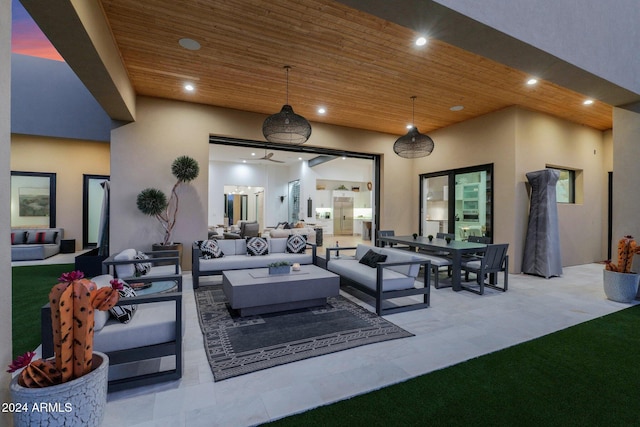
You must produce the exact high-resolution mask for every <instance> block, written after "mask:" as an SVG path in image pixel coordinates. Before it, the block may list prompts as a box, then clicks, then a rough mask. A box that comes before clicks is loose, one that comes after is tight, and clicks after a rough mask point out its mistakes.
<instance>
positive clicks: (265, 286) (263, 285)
mask: <svg viewBox="0 0 640 427" xmlns="http://www.w3.org/2000/svg"><path fill="white" fill-rule="evenodd" d="M222 289H223V290H224V294H225V295H226V296H227V298H228V299H229V303H230V304H231V308H233V309H235V310H239V311H240V315H241V316H251V315H254V314H264V313H273V312H277V311H285V310H295V309H298V308H306V307H314V306H318V305H323V304H325V303H326V301H327V297H329V296H334V295H338V294H339V293H340V276H338V275H337V274H334V273H332V272H330V271H327V270H325V269H322V268H320V267H317V266H315V265H301V266H300V271H292V272H291V273H289V274H278V275H269V269H268V268H253V269H247V270H229V271H224V272H222Z"/></svg>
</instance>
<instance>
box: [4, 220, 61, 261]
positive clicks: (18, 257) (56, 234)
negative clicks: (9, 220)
mask: <svg viewBox="0 0 640 427" xmlns="http://www.w3.org/2000/svg"><path fill="white" fill-rule="evenodd" d="M63 235H64V230H63V229H62V228H12V229H11V261H28V260H35V259H45V258H49V257H50V256H53V255H55V254H57V253H59V252H60V241H61V240H62V238H63V237H64V236H63Z"/></svg>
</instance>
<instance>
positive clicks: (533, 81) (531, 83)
mask: <svg viewBox="0 0 640 427" xmlns="http://www.w3.org/2000/svg"><path fill="white" fill-rule="evenodd" d="M536 83H538V79H529V80H527V84H528V85H529V86H532V85H534V84H536Z"/></svg>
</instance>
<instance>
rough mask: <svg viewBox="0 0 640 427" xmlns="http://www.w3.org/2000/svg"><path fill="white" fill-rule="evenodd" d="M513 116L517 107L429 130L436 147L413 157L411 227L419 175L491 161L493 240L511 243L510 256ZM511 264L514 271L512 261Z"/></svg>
mask: <svg viewBox="0 0 640 427" xmlns="http://www.w3.org/2000/svg"><path fill="white" fill-rule="evenodd" d="M515 117H516V110H515V109H514V108H508V109H504V110H501V111H498V112H495V113H492V114H487V115H484V116H481V117H477V118H475V119H472V120H467V121H465V122H462V123H459V124H457V125H453V126H450V127H448V128H445V129H440V130H438V131H435V132H429V136H431V138H433V141H434V144H435V148H434V150H433V153H431V155H430V156H428V157H423V158H419V159H416V160H415V163H414V166H413V174H412V177H411V179H412V182H411V184H412V187H411V188H412V193H413V195H414V197H413V198H412V208H411V215H412V218H411V220H412V227H413V228H412V229H413V230H417V229H418V221H419V209H420V200H419V194H420V192H419V179H418V176H419V175H420V174H422V173H428V172H438V171H444V170H449V169H457V168H463V167H468V166H477V165H482V164H488V163H493V165H494V166H493V167H494V169H493V172H494V177H493V184H494V191H493V197H494V222H493V224H494V242H496V243H510V246H509V253H510V254H511V257H513V254H514V253H516V252H514V251H515V250H517V246H518V245H519V242H517V241H516V234H515V230H516V225H515V217H514V212H513V200H514V194H515V186H514V180H513V176H514V171H515V164H514V157H515V144H514V141H515V138H516V120H515ZM511 267H512V268H511V270H512V271H516V270H514V265H513V263H511Z"/></svg>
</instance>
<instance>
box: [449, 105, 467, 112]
mask: <svg viewBox="0 0 640 427" xmlns="http://www.w3.org/2000/svg"><path fill="white" fill-rule="evenodd" d="M449 110H451V111H461V110H464V105H454V106H453V107H451V108H449Z"/></svg>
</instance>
